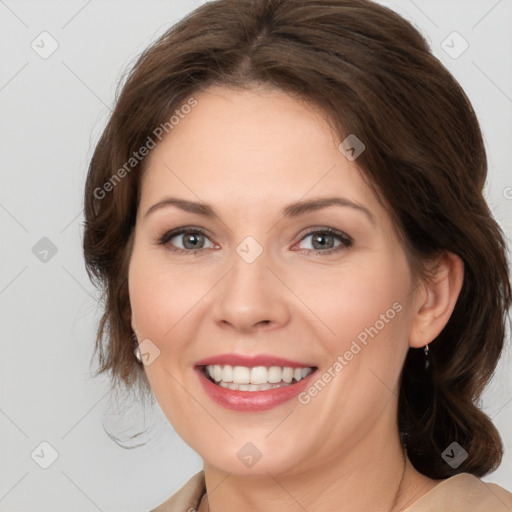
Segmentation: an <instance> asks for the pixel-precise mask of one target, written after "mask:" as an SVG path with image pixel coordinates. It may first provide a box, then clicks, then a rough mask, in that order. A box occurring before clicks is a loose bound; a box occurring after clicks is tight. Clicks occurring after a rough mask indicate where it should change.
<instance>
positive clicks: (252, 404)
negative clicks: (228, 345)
mask: <svg viewBox="0 0 512 512" xmlns="http://www.w3.org/2000/svg"><path fill="white" fill-rule="evenodd" d="M211 364H219V365H221V364H230V365H234V366H248V367H252V366H290V367H292V368H298V367H301V368H307V367H311V368H313V371H312V372H311V373H310V374H309V375H308V376H307V377H304V378H303V379H301V380H300V381H299V382H295V383H294V384H289V385H288V386H283V387H280V388H274V389H267V390H266V391H237V390H233V389H229V388H223V387H221V386H219V385H217V384H214V383H213V382H212V381H211V380H210V379H208V377H207V376H206V374H205V373H204V367H205V366H207V365H211ZM195 370H196V373H197V375H198V377H199V381H200V382H201V385H202V386H203V389H204V390H205V392H206V394H207V395H208V396H209V397H210V399H211V400H213V401H214V402H215V403H216V404H218V405H220V406H222V407H224V408H226V409H230V410H234V411H246V412H260V411H267V410H269V409H273V408H274V407H277V406H279V405H281V404H283V403H285V402H288V401H289V400H292V399H293V398H295V397H297V395H299V394H300V393H301V392H302V391H304V389H305V388H306V387H307V386H309V384H310V382H311V379H312V376H313V375H315V374H316V371H317V367H316V366H312V365H307V364H302V363H297V362H294V361H290V360H287V359H281V358H276V357H273V356H256V357H247V356H237V355H235V354H229V355H225V356H215V357H211V358H208V359H204V360H202V361H199V362H198V364H197V365H196V367H195Z"/></svg>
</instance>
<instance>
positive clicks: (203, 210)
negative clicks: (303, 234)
mask: <svg viewBox="0 0 512 512" xmlns="http://www.w3.org/2000/svg"><path fill="white" fill-rule="evenodd" d="M168 206H175V207H177V208H180V209H181V210H183V211H186V212H189V213H195V214H197V215H202V216H203V217H207V218H212V219H213V218H215V219H219V220H220V218H219V216H218V215H217V213H216V212H215V210H214V209H213V208H212V207H211V206H210V205H209V204H207V203H199V202H195V201H188V200H186V199H179V198H177V197H165V198H164V199H162V200H161V201H159V202H158V203H155V204H154V205H153V206H151V207H150V208H149V209H148V210H147V212H146V213H145V214H144V217H147V216H148V215H149V214H151V213H153V212H155V211H157V210H160V209H162V208H165V207H168ZM329 206H345V207H350V208H353V209H355V210H358V211H360V212H362V213H364V214H365V215H366V217H368V219H369V220H370V222H371V223H372V224H375V218H374V216H373V215H372V213H371V212H370V210H368V208H366V207H365V206H363V205H361V204H359V203H356V202H354V201H351V200H350V199H347V198H345V197H319V198H315V199H311V200H309V201H298V202H296V203H292V204H289V205H288V206H286V207H285V208H283V210H282V212H281V216H282V217H288V218H294V217H300V216H301V215H305V214H307V213H310V212H313V211H316V210H321V209H323V208H328V207H329Z"/></svg>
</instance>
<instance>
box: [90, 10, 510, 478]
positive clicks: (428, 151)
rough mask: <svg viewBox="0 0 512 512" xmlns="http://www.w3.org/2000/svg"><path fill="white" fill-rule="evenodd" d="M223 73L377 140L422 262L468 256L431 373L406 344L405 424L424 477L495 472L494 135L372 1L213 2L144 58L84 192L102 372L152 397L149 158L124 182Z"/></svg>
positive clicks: (388, 194) (504, 307)
mask: <svg viewBox="0 0 512 512" xmlns="http://www.w3.org/2000/svg"><path fill="white" fill-rule="evenodd" d="M213 84H220V85H227V86H232V87H239V88H249V87H251V86H254V85H256V84H266V85H270V86H273V87H275V88H279V89H281V90H283V91H285V92H288V93H290V94H293V95H294V96H296V97H297V98H300V99H302V100H304V101H306V102H308V103H310V104H312V105H315V106H317V107H319V108H320V109H321V110H322V111H323V112H324V113H325V116H326V118H328V119H329V121H330V122H331V126H332V127H333V129H334V130H336V133H337V134H338V136H339V137H340V141H341V140H343V139H344V138H345V137H346V136H347V135H348V134H356V135H357V137H358V138H359V139H360V140H362V141H363V143H364V144H365V146H366V150H365V151H364V152H363V153H362V154H361V155H360V156H359V158H358V159H357V164H358V166H359V168H360V170H361V172H362V174H363V176H364V177H365V179H366V180H367V181H368V183H369V184H370V185H371V186H372V187H373V188H374V190H375V192H376V193H377V195H378V196H379V197H380V198H381V200H382V201H383V203H385V205H386V206H387V208H388V210H389V212H390V215H392V217H393V219H394V221H395V224H396V226H397V230H398V231H399V233H400V234H401V237H402V240H403V243H404V247H405V249H406V251H407V254H408V256H409V258H410V260H411V262H415V265H416V267H417V268H415V267H414V265H413V268H415V270H418V271H421V269H422V266H421V264H422V262H425V261H427V260H428V259H431V258H433V257H435V255H437V254H439V253H440V251H451V252H453V253H455V254H457V255H458V256H460V258H461V259H462V260H463V262H464V271H465V275H464V284H463V287H462V290H461V293H460V296H459V298H458V301H457V304H456V306H455V310H454V312H453V314H452V316H451V318H450V320H449V321H448V323H447V325H446V327H445V328H444V329H443V331H442V332H441V334H440V335H439V336H438V337H437V338H436V339H435V340H434V341H433V342H432V343H431V344H430V358H431V366H430V370H429V371H428V372H426V371H425V370H424V368H423V364H424V355H423V351H422V350H419V349H412V348H411V349H409V352H408V355H407V357H406V361H405V364H404V368H403V372H402V380H401V389H400V397H399V410H398V422H399V428H400V433H401V436H402V441H403V444H404V447H405V448H406V450H407V453H408V456H409V458H410V460H411V462H412V463H413V465H414V466H415V467H416V469H418V470H419V471H420V472H422V473H424V474H425V475H428V476H429V477H431V478H446V477H449V476H452V475H453V474H456V473H459V472H463V471H464V472H469V473H473V474H475V475H477V476H483V475H485V474H486V473H488V472H490V471H492V470H494V469H495V468H496V467H497V466H498V465H499V463H500V461H501V456H502V443H501V440H500V436H499V434H498V432H497V430H496V428H495V427H494V425H493V424H492V422H491V420H490V419H489V418H488V417H487V416H486V415H485V414H484V413H483V412H482V411H481V410H480V409H479V408H478V406H477V403H478V400H479V398H480V396H481V393H482V391H483V389H484V387H485V385H486V384H487V382H488V381H489V379H490V378H491V376H492V374H493V372H494V369H495V367H496V364H497V362H498V359H499V357H500V353H501V351H502V348H503V343H504V331H505V322H506V318H507V312H508V308H509V306H510V299H511V290H510V282H509V279H508V267H507V259H506V247H505V242H504V237H503V235H502V232H501V230H500V228H499V227H498V225H497V224H496V222H495V221H494V219H493V218H492V216H491V213H490V211H489V208H488V206H487V204H486V201H485V199H484V197H483V187H484V182H485V179H486V174H487V163H486V154H485V149H484V144H483V140H482V135H481V132H480V128H479V124H478V121H477V118H476V116H475V113H474V111H473V109H472V107H471V104H470V102H469V100H468V98H467V97H466V95H465V94H464V92H463V90H462V89H461V87H460V86H459V84H458V83H457V82H456V80H455V79H454V78H453V77H452V75H451V74H450V73H449V72H448V71H447V70H446V68H445V67H444V66H443V65H442V64H441V63H440V62H439V61H438V60H437V59H436V58H435V57H434V56H433V55H432V54H431V52H430V50H429V48H428V45H427V43H426V42H425V40H424V39H423V37H422V36H421V35H420V33H419V32H418V31H417V30H416V29H415V28H413V27H412V26H411V25H410V24H409V23H408V22H407V21H405V20H404V19H403V18H401V17H400V16H399V15H397V14H396V13H394V12H393V11H392V10H389V9H387V8H385V7H382V6H380V5H378V4H374V3H372V2H370V1H367V0H253V1H247V0H246V1H240V0H216V1H212V2H208V3H206V4H204V5H202V6H201V7H199V8H198V9H196V10H195V11H193V12H192V13H191V14H189V15H188V16H186V17H185V18H184V19H183V20H181V21H180V22H179V23H177V24H176V25H174V26H173V27H171V29H169V30H168V31H167V32H166V33H165V34H164V35H163V36H161V37H160V38H159V39H158V40H157V41H156V42H155V43H154V44H152V45H151V46H150V47H149V48H148V49H146V51H144V52H143V54H142V55H141V56H140V58H139V59H138V61H137V62H136V64H135V66H134V67H133V69H132V70H131V72H130V73H129V75H128V77H127V79H126V81H125V83H124V86H123V88H122V91H121V94H120V95H119V97H118V99H117V102H116V106H115V109H114V111H113V113H112V116H111V117H110V120H109V122H108V124H107V126H106V128H105V130H104V132H103V134H102V136H101V138H100V140H99V142H98V144H97V147H96V150H95V152H94V155H93V158H92V160H91V163H90V168H89V173H88V177H87V183H86V189H85V234H84V241H83V248H84V254H85V261H86V265H87V270H88V273H89V276H90V277H91V279H92V280H93V282H95V283H96V284H97V285H98V286H100V287H101V289H102V290H103V292H104V299H105V310H104V315H103V317H102V319H101V322H100V325H99V329H98V335H97V340H96V349H95V353H96V351H97V352H99V362H100V368H99V371H98V373H103V372H110V375H111V378H112V382H115V383H119V384H124V385H126V386H127V387H133V386H137V387H138V388H139V389H144V390H146V392H148V393H149V392H150V390H149V384H148V382H147V378H146V376H145V372H144V370H143V368H142V367H141V366H140V365H138V364H137V362H136V360H135V358H134V354H133V349H134V345H133V343H132V342H131V336H132V330H131V327H130V301H129V296H128V287H127V270H128V264H129V259H130V253H131V244H132V236H133V228H134V223H135V217H136V212H137V204H138V197H139V193H140V187H139V184H140V179H141V176H142V173H143V170H144V165H145V162H146V160H144V159H142V160H141V161H140V162H136V163H135V164H134V165H133V166H132V167H133V168H128V171H127V172H125V173H122V174H123V177H122V179H118V180H117V181H116V182H115V183H113V182H112V178H113V176H114V174H116V172H117V177H118V178H119V176H120V174H119V172H118V170H120V169H121V168H122V167H123V166H125V167H124V168H125V170H126V169H127V167H126V162H128V161H129V159H130V158H131V157H132V155H133V152H134V151H137V150H138V149H139V148H140V147H142V146H144V145H145V144H147V143H148V141H149V138H154V131H155V129H156V128H157V127H159V126H161V125H162V124H163V123H166V122H168V120H169V117H170V115H171V114H172V113H173V112H175V110H176V109H177V108H178V107H179V106H180V105H182V104H184V103H186V101H187V99H190V97H191V95H193V94H194V92H196V91H200V90H204V89H205V88H207V87H208V86H209V85H213ZM132 163H133V162H132ZM109 180H110V183H111V184H113V186H110V187H108V193H106V192H105V191H107V187H105V184H106V183H107V182H108V181H109ZM98 191H102V192H98ZM454 441H456V442H458V443H459V444H460V445H461V446H462V447H463V448H464V449H465V450H466V451H467V452H468V454H469V457H468V458H467V460H466V461H465V462H464V463H463V464H462V465H461V466H459V467H458V468H456V469H454V468H452V467H451V466H450V465H448V464H447V463H446V462H445V461H444V460H443V458H442V456H441V454H442V452H443V451H444V450H445V449H446V448H447V447H448V446H449V445H450V444H451V443H452V442H454Z"/></svg>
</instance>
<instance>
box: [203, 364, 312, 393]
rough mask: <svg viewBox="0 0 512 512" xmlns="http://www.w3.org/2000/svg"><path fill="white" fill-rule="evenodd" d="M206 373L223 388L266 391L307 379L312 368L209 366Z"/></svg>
mask: <svg viewBox="0 0 512 512" xmlns="http://www.w3.org/2000/svg"><path fill="white" fill-rule="evenodd" d="M206 372H207V374H208V375H209V376H210V378H211V379H212V380H213V381H214V382H216V383H218V384H219V386H221V387H223V388H228V389H233V390H239V391H265V390H267V389H272V388H276V387H281V386H287V385H288V384H291V383H292V382H293V381H295V382H298V381H300V380H302V379H303V378H305V377H307V376H308V375H309V374H310V373H311V372H312V368H291V367H289V366H285V367H280V366H271V367H270V368H266V367H265V366H254V367H252V368H249V367H247V366H235V367H233V366H230V365H218V364H216V365H208V366H207V367H206Z"/></svg>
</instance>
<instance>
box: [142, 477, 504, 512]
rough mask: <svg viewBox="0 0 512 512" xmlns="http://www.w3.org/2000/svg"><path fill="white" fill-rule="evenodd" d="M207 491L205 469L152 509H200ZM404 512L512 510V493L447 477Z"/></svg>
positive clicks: (193, 511) (467, 479)
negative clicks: (200, 503)
mask: <svg viewBox="0 0 512 512" xmlns="http://www.w3.org/2000/svg"><path fill="white" fill-rule="evenodd" d="M205 491H206V487H205V480H204V472H203V471H199V473H196V474H195V475H194V476H193V477H192V478H191V479H190V480H189V481H188V482H187V483H186V484H185V485H184V486H183V487H182V488H181V489H180V490H179V491H178V492H177V493H176V494H174V495H173V496H171V497H170V498H169V499H168V500H167V501H165V503H162V504H161V505H159V506H158V507H157V508H155V509H153V510H152V511H151V512H196V511H197V509H198V508H199V502H200V501H201V498H202V497H203V495H204V493H205ZM403 512H512V494H511V493H510V492H508V491H506V490H505V489H503V487H500V486H499V485H496V484H489V483H485V482H483V481H482V480H480V479H479V478H477V477H476V476H474V475H472V474H470V473H460V474H458V475H455V476H452V477H451V478H447V479H446V480H443V481H442V482H441V483H439V484H437V485H436V486H435V487H434V488H433V489H431V490H430V491H429V492H427V493H426V494H424V495H423V496H422V497H421V498H420V499H419V500H417V501H415V502H414V503H413V504H412V505H410V506H409V507H407V508H406V509H405V510H403Z"/></svg>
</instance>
